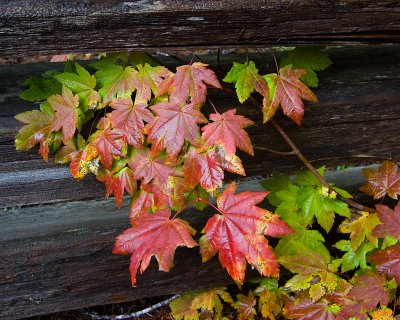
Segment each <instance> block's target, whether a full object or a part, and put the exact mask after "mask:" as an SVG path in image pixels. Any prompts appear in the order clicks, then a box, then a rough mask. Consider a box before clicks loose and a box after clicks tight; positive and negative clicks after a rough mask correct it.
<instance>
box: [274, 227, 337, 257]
mask: <svg viewBox="0 0 400 320" xmlns="http://www.w3.org/2000/svg"><path fill="white" fill-rule="evenodd" d="M324 242H325V239H324V237H323V236H322V234H321V233H320V232H319V231H317V230H308V229H305V228H304V229H303V231H302V232H297V233H295V234H290V235H288V236H285V237H284V238H282V239H281V240H279V242H278V244H277V245H276V247H275V253H276V254H277V255H278V257H282V256H295V255H298V254H299V252H308V251H313V252H317V253H318V254H319V255H321V256H322V257H323V258H324V259H325V260H329V259H330V254H329V251H328V249H327V248H326V247H325V245H324Z"/></svg>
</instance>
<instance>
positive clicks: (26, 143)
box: [15, 104, 54, 161]
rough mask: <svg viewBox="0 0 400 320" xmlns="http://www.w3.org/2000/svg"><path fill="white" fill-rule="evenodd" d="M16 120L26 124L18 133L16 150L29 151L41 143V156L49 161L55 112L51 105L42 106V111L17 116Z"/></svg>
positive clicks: (27, 112)
mask: <svg viewBox="0 0 400 320" xmlns="http://www.w3.org/2000/svg"><path fill="white" fill-rule="evenodd" d="M15 119H17V120H18V121H20V122H22V123H25V124H26V125H25V126H23V127H22V128H21V129H20V130H19V131H18V133H17V135H16V137H15V148H16V149H17V150H28V149H31V148H33V147H34V146H35V145H36V144H38V143H39V144H40V149H39V154H40V155H41V156H42V157H43V159H44V160H46V161H47V160H48V156H49V140H50V135H51V132H52V129H51V126H52V123H53V121H54V111H53V110H52V109H51V108H50V107H49V105H47V104H42V105H41V106H40V110H32V111H26V112H23V113H20V114H17V115H16V116H15Z"/></svg>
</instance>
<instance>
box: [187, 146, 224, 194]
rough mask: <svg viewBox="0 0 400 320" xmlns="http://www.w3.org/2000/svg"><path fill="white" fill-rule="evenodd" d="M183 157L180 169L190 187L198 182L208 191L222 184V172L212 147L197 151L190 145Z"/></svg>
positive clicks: (193, 186)
mask: <svg viewBox="0 0 400 320" xmlns="http://www.w3.org/2000/svg"><path fill="white" fill-rule="evenodd" d="M183 159H184V164H183V167H182V171H183V174H184V177H185V179H186V180H187V181H188V183H189V186H190V187H191V188H192V189H193V188H195V187H196V186H197V184H198V183H200V185H201V186H202V187H203V188H204V189H205V190H206V191H208V192H213V191H215V190H216V189H217V188H218V187H221V186H222V180H223V178H224V172H223V171H222V168H221V164H220V162H219V159H218V156H217V154H216V153H215V150H214V149H208V150H207V151H205V152H200V153H198V152H197V151H196V149H195V148H193V147H191V148H190V149H189V151H188V152H187V153H186V155H185V156H184V158H183Z"/></svg>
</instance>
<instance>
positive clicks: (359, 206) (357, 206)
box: [222, 87, 375, 212]
mask: <svg viewBox="0 0 400 320" xmlns="http://www.w3.org/2000/svg"><path fill="white" fill-rule="evenodd" d="M222 90H223V91H225V92H227V93H230V94H234V95H236V92H235V91H233V90H231V89H228V88H225V87H222ZM248 101H249V102H251V103H252V104H253V105H255V106H256V107H257V109H258V110H259V111H260V112H261V113H262V109H263V108H262V105H261V104H260V103H259V102H258V101H257V99H255V98H254V97H252V96H250V97H249V99H248ZM270 122H271V123H272V125H273V126H274V127H275V129H276V130H277V131H278V132H279V133H280V135H281V136H282V137H283V139H285V141H286V143H287V144H288V145H289V146H290V148H291V149H292V152H293V154H295V155H296V156H297V157H298V158H299V159H300V160H301V162H303V163H304V165H305V166H306V167H307V168H308V169H309V170H310V171H311V172H312V174H313V175H314V176H315V177H316V178H317V179H318V181H319V182H321V184H322V185H323V186H324V187H326V188H328V189H329V190H330V191H334V190H333V189H332V188H331V186H330V185H329V183H328V181H326V180H325V179H324V177H323V176H321V175H320V174H319V172H318V171H317V169H316V168H315V167H314V166H313V165H312V164H311V162H310V161H309V160H308V159H307V158H306V157H305V156H304V155H303V154H302V153H301V151H300V149H299V148H298V147H297V145H296V144H295V143H294V142H293V140H292V139H291V138H290V137H289V136H288V134H287V133H286V131H285V130H283V128H282V127H281V126H280V125H279V124H278V122H276V120H275V119H273V118H272V119H270ZM337 198H338V199H340V200H341V201H343V202H345V203H347V204H348V205H349V206H350V207H353V208H355V209H358V210H360V211H367V212H375V210H374V209H372V208H370V207H367V206H364V205H363V204H361V203H358V202H356V201H353V200H351V199H348V198H345V197H343V196H342V195H340V194H338V195H337Z"/></svg>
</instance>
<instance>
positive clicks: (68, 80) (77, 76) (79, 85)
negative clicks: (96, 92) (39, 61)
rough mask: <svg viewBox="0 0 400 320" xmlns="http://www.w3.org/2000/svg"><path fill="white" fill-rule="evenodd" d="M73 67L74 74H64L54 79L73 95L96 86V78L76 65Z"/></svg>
mask: <svg viewBox="0 0 400 320" xmlns="http://www.w3.org/2000/svg"><path fill="white" fill-rule="evenodd" d="M74 66H75V70H76V73H71V72H64V73H60V74H58V75H56V76H55V78H56V79H57V80H58V81H59V82H60V83H62V84H63V85H65V86H67V87H68V88H70V89H71V90H72V92H74V93H79V92H82V91H86V90H91V89H93V88H94V87H95V86H96V78H95V77H94V76H92V75H90V73H89V72H88V71H87V70H86V69H85V68H83V67H82V66H80V65H79V64H78V63H75V65H74Z"/></svg>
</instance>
